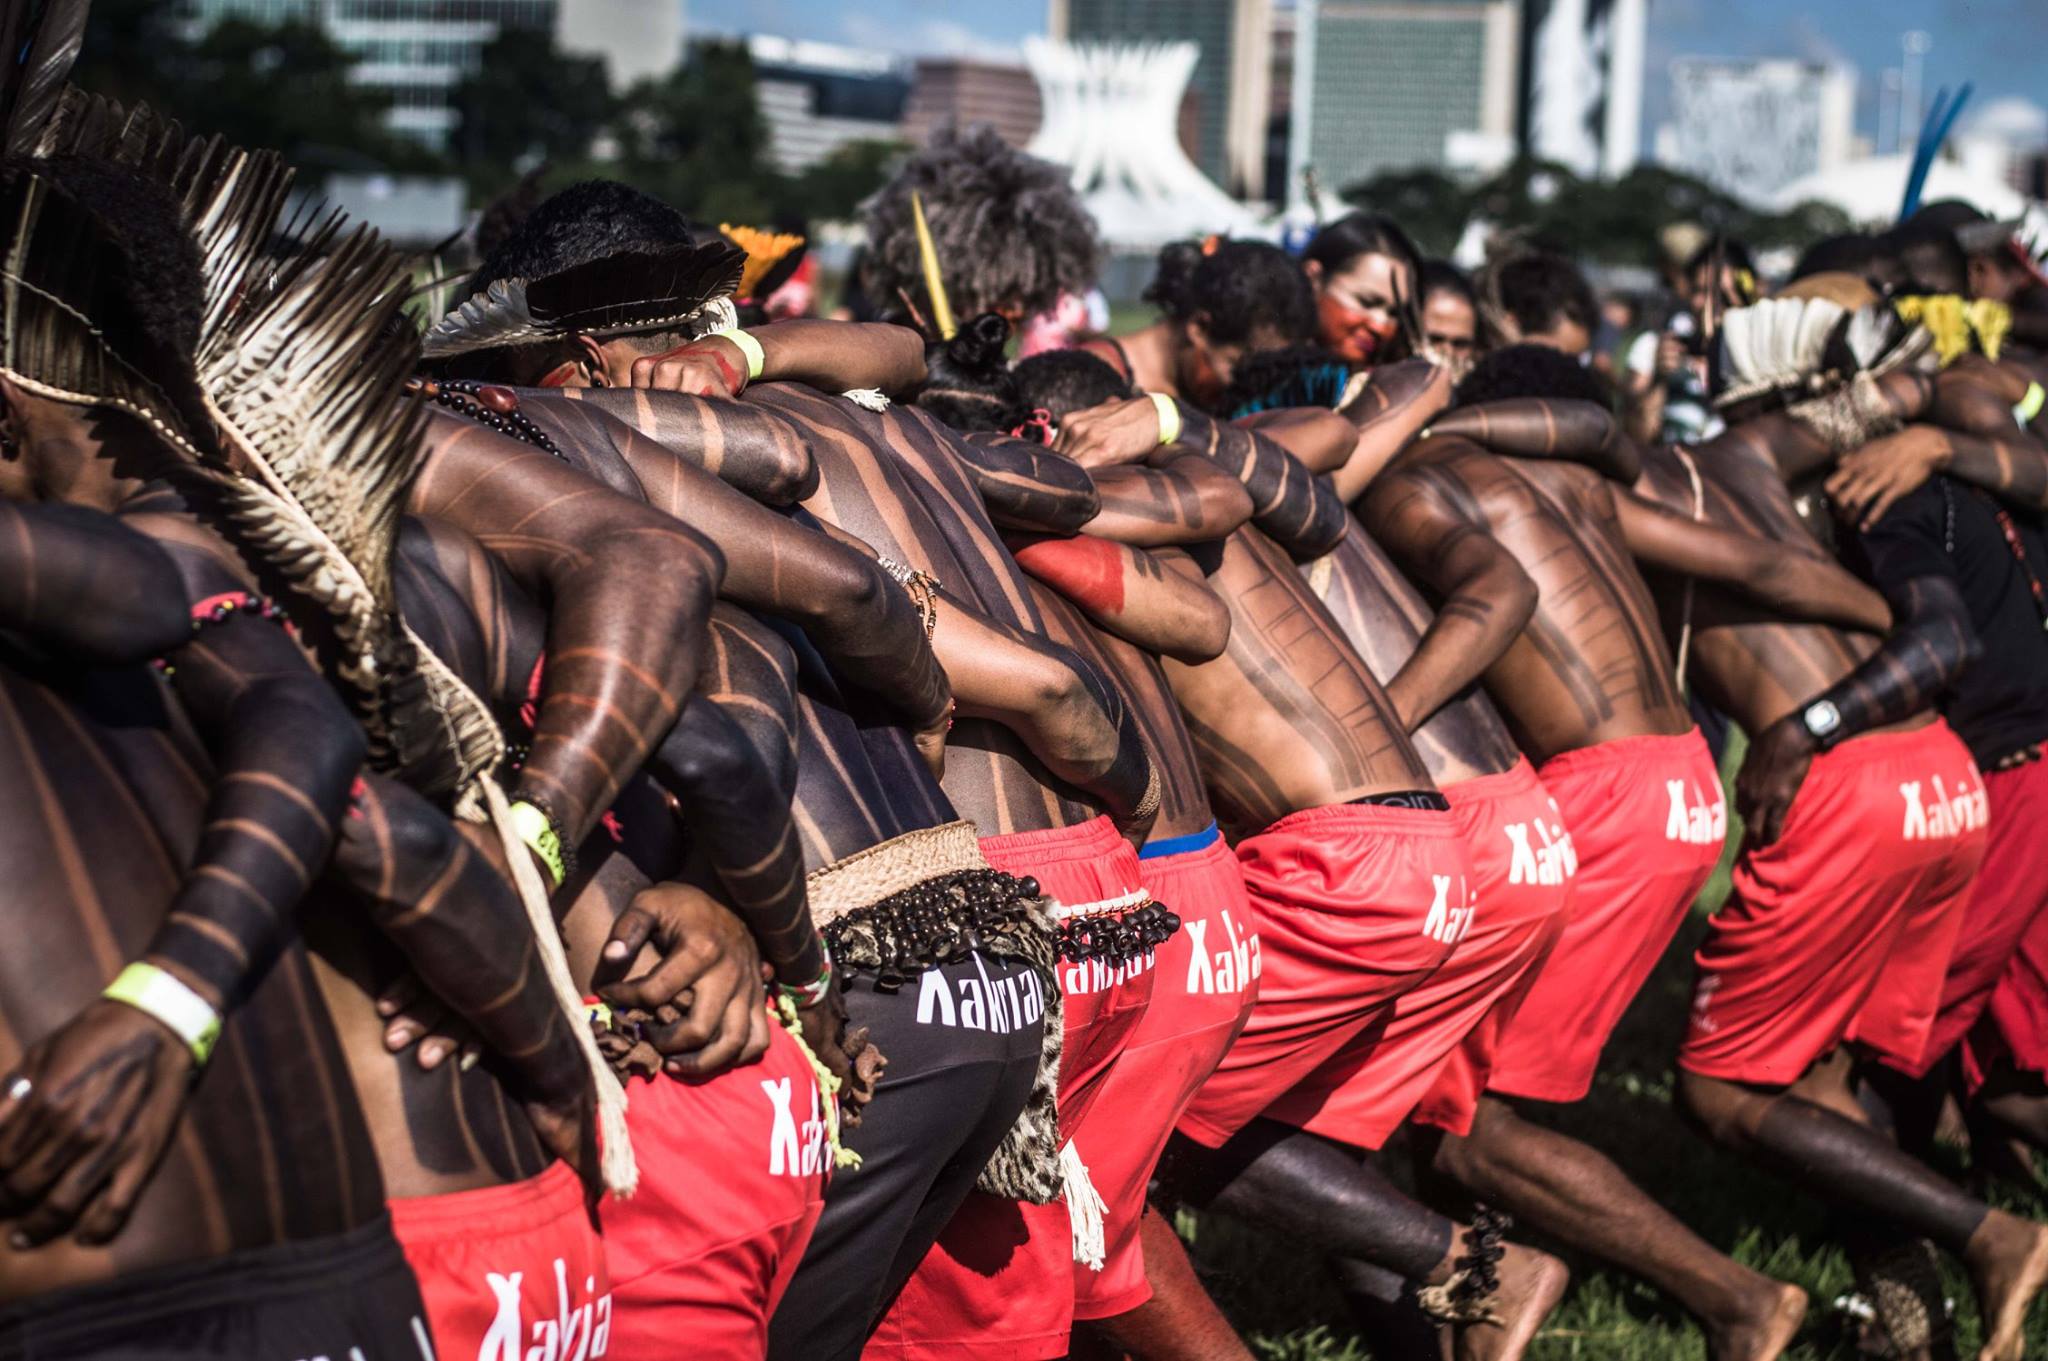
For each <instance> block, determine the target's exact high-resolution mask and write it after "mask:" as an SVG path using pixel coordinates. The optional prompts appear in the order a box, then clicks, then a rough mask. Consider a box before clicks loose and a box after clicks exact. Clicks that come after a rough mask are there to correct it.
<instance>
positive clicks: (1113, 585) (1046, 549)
mask: <svg viewBox="0 0 2048 1361" xmlns="http://www.w3.org/2000/svg"><path fill="white" fill-rule="evenodd" d="M1012 556H1014V557H1015V558H1016V559H1017V565H1018V566H1019V567H1022V568H1023V569H1024V570H1025V571H1026V572H1028V573H1030V574H1031V575H1032V576H1034V577H1036V578H1037V579H1038V580H1040V581H1042V582H1044V583H1045V584H1046V585H1048V586H1050V587H1052V588H1053V589H1054V590H1055V591H1058V592H1059V593H1060V594H1061V595H1063V596H1065V597H1067V599H1069V600H1071V601H1073V602H1074V603H1075V604H1077V605H1079V606H1081V607H1082V608H1083V609H1089V610H1096V611H1099V612H1102V613H1107V614H1116V613H1119V612H1120V611H1122V609H1123V607H1124V555H1123V551H1122V550H1121V549H1119V548H1118V547H1117V546H1116V545H1115V544H1113V543H1111V542H1109V541H1108V540H1107V539H1098V538H1094V537H1092V536H1090V535H1087V534H1077V535H1075V536H1074V537H1073V538H1071V539H1041V540H1040V541H1039V542H1037V543H1034V544H1029V545H1027V546H1025V547H1023V548H1020V549H1018V550H1016V552H1015V553H1014V554H1013V555H1012Z"/></svg>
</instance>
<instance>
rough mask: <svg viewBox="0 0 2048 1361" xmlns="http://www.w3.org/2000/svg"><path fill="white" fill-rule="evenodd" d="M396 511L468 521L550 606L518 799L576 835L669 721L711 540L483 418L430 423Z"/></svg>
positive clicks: (686, 670)
mask: <svg viewBox="0 0 2048 1361" xmlns="http://www.w3.org/2000/svg"><path fill="white" fill-rule="evenodd" d="M435 433H436V435H437V436H439V438H437V439H435V440H434V445H433V449H432V452H431V454H430V456H429V458H428V460H427V463H426V466H425V468H424V469H423V470H422V472H421V474H420V476H419V477H418V479H417V480H416V481H415V482H414V484H413V491H412V497H411V502H410V504H409V505H408V507H407V509H409V510H410V511H412V512H413V513H414V514H420V515H434V516H439V517H440V518H442V519H445V520H447V521H449V522H450V523H452V524H454V525H455V526H456V527H458V528H460V529H463V530H466V531H468V533H469V534H470V535H471V536H473V537H474V538H475V539H476V540H477V541H478V542H479V543H481V544H483V545H484V547H485V548H487V549H489V550H490V551H491V552H492V554H494V555H495V556H496V557H497V558H498V560H499V561H500V562H502V563H503V564H504V565H505V567H506V569H507V571H508V572H509V573H510V575H511V576H512V578H513V580H514V581H516V582H517V583H518V584H519V586H520V587H521V589H523V590H525V591H527V592H528V593H529V594H530V595H532V596H533V597H534V598H536V599H538V600H540V601H542V602H543V603H544V604H545V605H546V606H547V610H548V638H547V668H546V672H545V676H544V682H543V688H542V692H541V699H540V705H539V712H538V715H537V722H536V723H535V726H534V736H533V746H532V752H531V754H530V756H529V757H528V759H527V762H526V765H525V767H524V769H523V770H522V771H521V773H520V782H519V797H520V798H522V799H524V800H526V801H528V802H531V803H533V804H535V805H536V806H537V807H539V808H541V809H542V810H543V811H545V812H546V813H547V815H548V816H549V818H550V819H551V820H552V821H553V822H554V825H555V830H556V832H557V833H558V834H559V835H560V836H561V838H562V840H563V842H564V843H565V844H568V845H577V844H580V843H581V842H582V840H583V838H584V837H585V836H587V835H589V833H590V830H591V828H592V827H593V826H594V825H595V824H596V822H597V819H598V817H599V816H600V815H601V814H602V813H603V812H604V810H605V809H606V808H609V807H610V806H611V803H612V800H613V799H614V798H615V797H617V795H618V791H619V787H620V785H621V784H622V783H623V782H624V781H625V780H626V778H627V777H629V776H630V775H631V774H632V773H633V772H634V771H636V770H638V769H639V768H640V766H641V765H642V764H643V763H644V762H645V761H646V759H647V756H648V754H649V753H650V752H652V751H653V750H654V748H655V747H656V746H657V745H658V744H659V743H660V741H661V738H662V736H663V735H664V734H666V733H667V732H668V730H669V727H670V726H671V725H672V724H673V723H674V722H675V718H676V715H677V713H678V712H680V710H681V708H682V701H683V697H684V696H685V695H687V694H688V693H689V692H690V690H691V688H692V686H693V684H694V682H695V680H696V675H697V669H698V666H699V664H700V662H701V659H702V655H703V648H704V638H705V629H706V621H707V620H708V618H709V615H710V612H711V603H712V600H713V598H714V596H715V595H716V594H717V591H718V587H719V582H720V579H721V576H722V574H723V571H724V565H725V564H724V559H723V558H722V557H721V556H720V554H719V553H718V550H717V549H716V548H714V547H713V546H712V545H711V544H710V542H709V541H708V540H706V539H704V538H703V537H702V536H701V535H698V534H696V533H694V532H693V531H691V530H690V529H689V528H687V527H686V526H684V525H683V524H681V523H679V522H678V521H676V520H675V519H674V518H673V517H671V516H668V515H664V514H663V513H661V512H660V511H658V510H655V509H654V508H652V507H650V506H646V505H642V504H640V503H638V502H635V501H630V500H628V499H626V498H625V497H623V496H620V495H619V494H618V493H616V492H613V491H610V490H608V489H606V488H604V487H602V486H600V485H598V484H597V483H595V482H593V481H591V480H590V479H589V478H587V477H584V476H583V475H582V474H580V473H578V472H576V471H575V470H573V469H571V468H569V467H568V466H567V465H566V464H564V463H562V462H561V461H560V460H559V459H555V458H551V457H549V456H548V455H547V454H544V453H541V452H540V451H538V450H535V449H532V448H529V447H528V446H526V445H523V444H520V443H518V442H516V441H513V440H508V439H506V438H504V437H503V436H500V435H497V434H495V433H493V432H491V431H488V430H485V429H482V428H481V427H473V426H461V427H459V428H456V429H454V430H452V431H450V430H447V429H445V428H443V429H438V430H437V431H436V432H435Z"/></svg>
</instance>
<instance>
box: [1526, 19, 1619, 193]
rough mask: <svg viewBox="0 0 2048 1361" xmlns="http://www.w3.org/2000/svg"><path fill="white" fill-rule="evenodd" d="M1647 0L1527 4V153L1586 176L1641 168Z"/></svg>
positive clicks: (1611, 176)
mask: <svg viewBox="0 0 2048 1361" xmlns="http://www.w3.org/2000/svg"><path fill="white" fill-rule="evenodd" d="M1648 11H1649V0H1523V13H1522V74H1521V95H1522V100H1521V109H1520V111H1519V120H1518V121H1519V124H1520V128H1521V149H1522V152H1523V154H1525V155H1528V156H1531V157H1534V158H1535V159H1537V160H1544V161H1556V162H1559V163H1560V164H1562V165H1564V166H1565V167H1567V168H1568V169H1570V170H1571V171H1572V172H1573V173H1575V174H1578V175H1582V176H1584V177H1586V178H1588V179H1591V178H1593V177H1595V176H1600V177H1603V178H1607V179H1614V178H1616V177H1618V176H1621V175H1626V174H1627V173H1628V172H1629V171H1630V170H1631V169H1633V168H1634V167H1635V163H1636V161H1637V159H1638V155H1639V152H1640V150H1641V143H1642V123H1643V49H1644V45H1645V43H1646V40H1647V36H1648V29H1649V13H1648Z"/></svg>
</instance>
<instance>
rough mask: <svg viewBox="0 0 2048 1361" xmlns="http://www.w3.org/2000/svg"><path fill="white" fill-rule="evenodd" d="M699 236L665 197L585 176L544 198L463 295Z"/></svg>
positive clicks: (683, 242) (669, 246) (679, 243)
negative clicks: (500, 281)
mask: <svg viewBox="0 0 2048 1361" xmlns="http://www.w3.org/2000/svg"><path fill="white" fill-rule="evenodd" d="M694 239H695V238H694V237H692V236H691V234H690V224H689V222H688V221H687V220H686V219H685V218H684V217H683V215H682V214H681V213H679V212H677V211H676V210H675V209H673V208H671V207H669V206H668V205H667V204H666V203H663V202H662V201H661V200H660V199H657V198H651V197H649V196H648V195H646V194H643V193H641V192H640V191H639V190H638V189H635V188H632V187H631V186H630V185H624V184H620V183H619V182H618V181H617V180H584V181H582V182H581V183H578V184H572V185H570V186H569V187H568V188H567V189H564V190H562V191H561V192H560V193H558V194H553V195H551V196H549V197H548V198H547V199H545V200H543V201H542V202H541V204H540V206H539V207H537V208H535V209H534V210H533V211H532V212H530V213H528V214H527V215H526V216H525V217H524V218H523V219H521V220H520V222H519V224H518V225H517V226H516V227H514V228H513V229H512V230H511V231H510V232H509V233H507V234H506V236H505V237H504V239H503V240H501V241H500V242H499V243H498V248H497V249H496V250H494V251H492V252H491V253H490V254H489V255H488V256H487V257H485V259H484V262H483V264H482V265H481V266H480V267H478V269H477V271H476V273H475V274H472V275H471V276H470V278H469V283H468V285H467V287H465V288H464V290H463V294H462V296H463V298H464V299H467V298H469V297H470V296H471V295H473V294H476V293H481V292H482V291H483V290H484V289H485V288H487V287H489V286H490V285H491V284H494V283H496V282H497V281H498V280H500V279H539V278H543V277H545V276H547V275H550V274H559V273H561V272H562V271H563V270H565V269H573V268H575V267H576V266H577V265H587V264H589V263H590V262H591V261H592V260H603V259H607V258H609V257H610V256H614V255H619V254H623V253H625V252H628V251H662V250H672V249H674V248H675V247H677V246H687V245H689V244H690V243H691V242H692V241H693V240H694Z"/></svg>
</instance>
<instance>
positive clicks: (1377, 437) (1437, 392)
mask: <svg viewBox="0 0 2048 1361" xmlns="http://www.w3.org/2000/svg"><path fill="white" fill-rule="evenodd" d="M1450 400H1451V371H1450V370H1449V369H1447V368H1444V367H1442V366H1441V365H1438V364H1432V363H1430V362H1429V361H1428V360H1426V359H1410V360H1404V361H1403V362H1401V363H1399V364H1389V365H1385V366H1383V367H1381V368H1378V369H1375V370H1373V374H1372V378H1371V380H1370V381H1368V382H1367V383H1366V385H1365V387H1364V389H1363V390H1362V391H1360V392H1359V394H1358V396H1356V397H1355V398H1353V399H1352V400H1351V402H1350V404H1349V405H1347V406H1345V407H1344V409H1343V414H1344V416H1345V417H1346V418H1347V419H1349V420H1350V421H1351V423H1352V424H1353V425H1354V426H1356V427H1357V428H1356V432H1355V437H1354V439H1353V442H1352V447H1351V452H1350V455H1349V456H1348V457H1347V458H1346V459H1345V460H1344V463H1343V466H1341V467H1339V468H1338V469H1337V470H1336V472H1335V473H1334V474H1333V475H1332V482H1333V483H1334V484H1335V486H1336V488H1337V495H1338V496H1339V497H1341V498H1342V499H1343V500H1344V502H1345V503H1346V504H1347V505H1348V504H1350V503H1351V502H1353V501H1356V500H1357V499H1358V498H1359V497H1360V496H1361V495H1363V494H1364V492H1365V489H1366V488H1367V487H1369V486H1371V485H1372V481H1373V479H1374V478H1376V477H1378V476H1379V475H1380V473H1381V471H1382V470H1384V469H1385V468H1386V466H1387V464H1389V463H1390V462H1392V461H1393V458H1394V455H1396V454H1398V453H1400V452H1401V450H1402V449H1403V448H1405V447H1406V446H1407V444H1408V441H1409V440H1411V439H1414V438H1415V436H1416V435H1417V434H1419V433H1421V431H1422V429H1423V427H1425V426H1426V425H1428V424H1429V423H1430V421H1431V420H1433V419H1435V418H1436V417H1437V416H1438V415H1440V414H1441V413H1442V411H1443V409H1444V408H1445V407H1446V406H1448V405H1449V404H1450Z"/></svg>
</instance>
